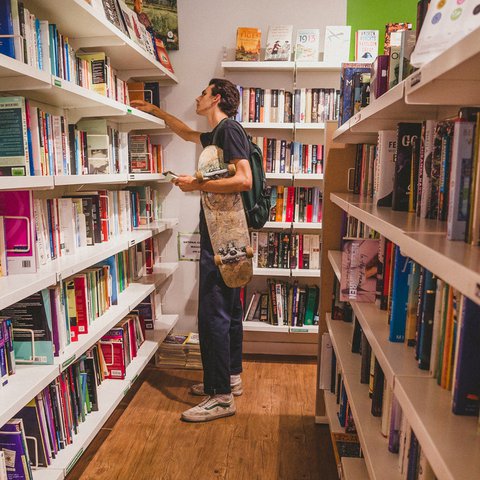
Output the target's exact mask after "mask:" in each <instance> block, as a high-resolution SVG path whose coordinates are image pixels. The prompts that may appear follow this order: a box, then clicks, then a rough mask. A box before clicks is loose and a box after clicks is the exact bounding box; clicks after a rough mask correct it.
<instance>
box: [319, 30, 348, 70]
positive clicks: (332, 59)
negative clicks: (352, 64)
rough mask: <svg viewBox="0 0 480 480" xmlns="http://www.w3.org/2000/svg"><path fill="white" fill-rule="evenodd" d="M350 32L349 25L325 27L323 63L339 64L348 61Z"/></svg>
mask: <svg viewBox="0 0 480 480" xmlns="http://www.w3.org/2000/svg"><path fill="white" fill-rule="evenodd" d="M351 31H352V27H351V26H349V25H329V26H326V27H325V42H324V47H323V61H324V62H328V63H335V64H340V63H342V62H348V61H349V59H350V36H351Z"/></svg>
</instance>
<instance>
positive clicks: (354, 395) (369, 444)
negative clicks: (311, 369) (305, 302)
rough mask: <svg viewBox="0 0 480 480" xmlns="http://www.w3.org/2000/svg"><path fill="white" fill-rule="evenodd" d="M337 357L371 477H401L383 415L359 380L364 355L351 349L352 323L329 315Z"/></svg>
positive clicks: (397, 479)
mask: <svg viewBox="0 0 480 480" xmlns="http://www.w3.org/2000/svg"><path fill="white" fill-rule="evenodd" d="M326 320H327V326H328V331H329V333H330V338H331V339H332V343H333V346H334V348H335V353H336V356H337V361H339V363H340V366H341V370H342V372H343V382H344V385H345V389H346V391H347V397H348V401H349V404H350V407H351V409H352V413H353V418H354V420H355V425H356V427H357V433H358V437H359V439H360V444H361V446H362V452H363V454H364V456H365V464H366V468H367V470H368V473H369V478H370V479H371V480H383V479H384V478H385V472H388V478H389V479H395V480H400V479H401V475H400V473H399V470H398V456H397V455H394V454H392V453H390V452H389V451H388V440H387V439H386V438H384V437H383V436H382V434H381V432H380V422H381V419H380V418H378V417H373V416H372V414H371V399H370V397H369V395H368V385H365V384H361V383H360V369H361V356H360V355H358V354H353V353H352V352H351V351H350V348H351V347H350V345H351V344H350V342H351V335H352V328H351V324H350V325H349V324H346V323H345V322H342V321H341V320H331V318H330V316H327V317H326ZM342 324H343V325H342Z"/></svg>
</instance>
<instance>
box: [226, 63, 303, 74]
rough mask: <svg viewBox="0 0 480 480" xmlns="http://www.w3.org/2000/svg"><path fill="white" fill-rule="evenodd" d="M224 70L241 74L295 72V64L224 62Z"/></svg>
mask: <svg viewBox="0 0 480 480" xmlns="http://www.w3.org/2000/svg"><path fill="white" fill-rule="evenodd" d="M222 68H223V69H224V70H226V71H240V72H265V71H266V72H293V70H294V68H295V62H280V61H276V62H275V61H267V62H265V61H262V62H260V61H257V62H247V61H246V62H241V61H236V62H222Z"/></svg>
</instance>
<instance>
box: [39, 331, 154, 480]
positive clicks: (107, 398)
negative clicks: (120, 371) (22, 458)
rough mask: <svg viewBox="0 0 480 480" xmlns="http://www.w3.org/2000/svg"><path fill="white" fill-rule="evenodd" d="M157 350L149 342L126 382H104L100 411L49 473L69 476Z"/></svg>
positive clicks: (130, 368) (92, 415)
mask: <svg viewBox="0 0 480 480" xmlns="http://www.w3.org/2000/svg"><path fill="white" fill-rule="evenodd" d="M157 349H158V343H157V342H154V341H151V340H145V342H144V343H143V345H142V346H141V347H140V349H139V350H138V354H137V356H136V357H135V358H134V359H133V360H132V362H131V363H130V365H128V367H127V372H126V378H125V379H124V380H104V382H103V383H102V384H101V385H100V386H99V387H98V406H99V410H98V411H97V412H91V413H90V414H88V415H87V416H86V418H85V422H83V423H81V424H80V425H79V427H78V434H77V435H74V436H73V443H72V444H70V445H68V446H67V447H66V448H64V449H63V450H60V451H59V452H58V454H57V457H56V458H55V459H54V460H52V464H51V466H50V467H49V468H48V469H45V470H46V471H47V472H48V471H50V470H54V471H55V470H62V471H63V472H64V475H65V476H66V475H67V474H68V473H69V472H70V470H71V469H72V468H73V466H74V465H75V463H76V462H77V461H78V459H79V458H80V457H81V456H82V454H83V453H84V451H85V449H86V448H87V446H88V445H89V444H90V442H91V441H92V440H93V438H94V437H95V435H96V434H97V433H98V432H99V430H100V428H101V427H102V425H103V424H104V423H105V422H106V421H107V419H108V417H109V416H110V415H111V414H112V413H113V411H114V410H115V408H116V407H117V405H118V404H119V403H120V401H121V400H122V398H123V397H124V396H125V395H126V394H127V392H128V390H130V387H131V386H132V384H133V382H134V381H135V380H136V379H137V378H138V375H139V374H140V373H141V371H142V370H143V369H144V368H145V366H146V364H147V363H148V361H149V360H150V359H151V358H152V357H153V355H154V354H155V352H156V351H157Z"/></svg>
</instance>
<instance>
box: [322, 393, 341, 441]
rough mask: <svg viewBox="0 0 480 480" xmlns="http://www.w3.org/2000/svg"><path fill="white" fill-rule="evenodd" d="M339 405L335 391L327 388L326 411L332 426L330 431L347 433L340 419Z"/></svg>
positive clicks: (329, 423)
mask: <svg viewBox="0 0 480 480" xmlns="http://www.w3.org/2000/svg"><path fill="white" fill-rule="evenodd" d="M338 411H339V406H338V404H337V397H336V395H335V394H334V393H332V392H329V391H327V390H325V412H326V414H327V418H328V425H329V426H330V433H345V429H344V428H343V427H342V426H341V425H340V422H339V421H338Z"/></svg>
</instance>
